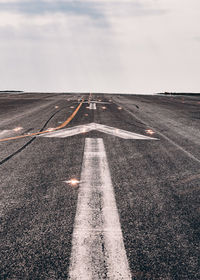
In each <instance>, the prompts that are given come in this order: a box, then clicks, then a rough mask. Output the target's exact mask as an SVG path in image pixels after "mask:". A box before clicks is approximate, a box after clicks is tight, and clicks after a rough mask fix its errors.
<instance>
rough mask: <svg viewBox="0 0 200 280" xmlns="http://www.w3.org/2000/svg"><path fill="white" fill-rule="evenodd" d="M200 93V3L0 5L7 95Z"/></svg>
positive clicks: (111, 0) (1, 79) (1, 72)
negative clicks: (23, 92) (24, 92)
mask: <svg viewBox="0 0 200 280" xmlns="http://www.w3.org/2000/svg"><path fill="white" fill-rule="evenodd" d="M4 89H18V90H31V91H81V92H83V91H87V92H88V91H92V92H130V93H153V92H163V91H178V92H187V91H189V92H200V1H199V0H90V1H87V0H0V90H4Z"/></svg>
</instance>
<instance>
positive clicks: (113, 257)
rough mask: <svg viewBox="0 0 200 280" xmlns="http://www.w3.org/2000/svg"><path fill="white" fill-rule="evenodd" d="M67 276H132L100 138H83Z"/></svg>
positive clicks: (118, 279)
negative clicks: (79, 181) (80, 171)
mask: <svg viewBox="0 0 200 280" xmlns="http://www.w3.org/2000/svg"><path fill="white" fill-rule="evenodd" d="M69 279H74V280H75V279H79V280H86V279H87V280H99V279H112V280H129V279H131V273H130V269H129V264H128V260H127V256H126V252H125V248H124V243H123V236H122V231H121V226H120V221H119V215H118V210H117V206H116V201H115V195H114V190H113V186H112V182H111V175H110V171H109V166H108V162H107V157H106V152H105V148H104V143H103V139H102V138H96V139H92V138H86V140H85V150H84V157H83V166H82V173H81V184H80V190H79V196H78V205H77V212H76V218H75V225H74V231H73V239H72V253H71V260H70V268H69Z"/></svg>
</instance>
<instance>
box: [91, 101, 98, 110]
mask: <svg viewBox="0 0 200 280" xmlns="http://www.w3.org/2000/svg"><path fill="white" fill-rule="evenodd" d="M89 109H90V110H96V109H97V106H96V103H93V102H91V103H90V107H89Z"/></svg>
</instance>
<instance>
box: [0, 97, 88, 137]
mask: <svg viewBox="0 0 200 280" xmlns="http://www.w3.org/2000/svg"><path fill="white" fill-rule="evenodd" d="M83 102H84V99H83V100H82V101H81V103H80V104H79V105H78V107H77V108H76V109H75V110H74V112H73V113H72V114H71V116H69V118H67V119H66V121H64V122H63V123H62V124H61V125H59V126H57V127H55V128H52V129H51V131H56V130H59V129H61V128H64V127H65V126H67V125H68V124H69V123H70V122H71V121H72V120H73V118H74V117H75V116H76V114H77V113H78V111H79V109H80V108H81V106H82V104H83ZM57 112H59V111H57ZM57 112H56V113H57ZM49 131H50V130H45V131H44V130H43V131H41V130H40V131H38V132H34V133H30V134H24V135H19V136H14V137H8V138H4V139H0V142H5V141H9V140H16V139H20V138H25V137H31V136H36V135H40V134H45V133H48V132H49Z"/></svg>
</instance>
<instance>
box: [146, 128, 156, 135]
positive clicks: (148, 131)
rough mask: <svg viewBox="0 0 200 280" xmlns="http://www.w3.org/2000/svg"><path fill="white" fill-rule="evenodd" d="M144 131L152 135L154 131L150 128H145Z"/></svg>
mask: <svg viewBox="0 0 200 280" xmlns="http://www.w3.org/2000/svg"><path fill="white" fill-rule="evenodd" d="M145 132H146V133H147V134H150V135H152V134H154V133H155V132H154V131H153V130H152V129H147V130H145Z"/></svg>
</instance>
